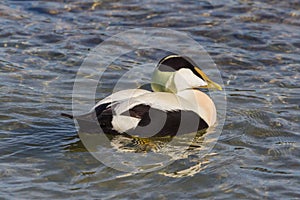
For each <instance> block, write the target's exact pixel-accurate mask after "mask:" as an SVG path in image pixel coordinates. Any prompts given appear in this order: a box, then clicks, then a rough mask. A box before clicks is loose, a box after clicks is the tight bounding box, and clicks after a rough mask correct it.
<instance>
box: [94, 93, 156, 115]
mask: <svg viewBox="0 0 300 200" xmlns="http://www.w3.org/2000/svg"><path fill="white" fill-rule="evenodd" d="M147 93H151V92H150V91H147V90H142V89H128V90H121V91H118V92H115V93H113V94H111V95H109V96H108V97H106V98H104V99H102V100H101V101H99V102H98V103H97V104H96V105H95V106H94V107H93V108H92V109H91V111H94V110H95V108H97V107H98V106H99V105H101V104H105V103H112V102H122V101H124V100H128V99H130V98H135V97H138V96H140V95H143V94H147ZM91 111H90V112H91Z"/></svg>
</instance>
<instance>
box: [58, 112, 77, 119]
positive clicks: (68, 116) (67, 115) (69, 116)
mask: <svg viewBox="0 0 300 200" xmlns="http://www.w3.org/2000/svg"><path fill="white" fill-rule="evenodd" d="M60 115H61V116H63V117H67V118H70V119H74V116H73V115H69V114H67V113H61V114H60Z"/></svg>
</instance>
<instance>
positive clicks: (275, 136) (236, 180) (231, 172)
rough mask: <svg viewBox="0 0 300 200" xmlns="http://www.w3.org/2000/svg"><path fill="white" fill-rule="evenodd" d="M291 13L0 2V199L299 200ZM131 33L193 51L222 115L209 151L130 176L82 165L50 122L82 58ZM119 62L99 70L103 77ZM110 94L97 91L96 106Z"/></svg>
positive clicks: (249, 4) (64, 125)
mask: <svg viewBox="0 0 300 200" xmlns="http://www.w3.org/2000/svg"><path fill="white" fill-rule="evenodd" d="M299 9H300V4H299V2H298V1H293V0H291V1H287V2H286V1H277V0H274V1H269V2H268V3H265V2H264V1H233V0H226V1H173V0H168V1H152V2H151V3H149V2H148V1H137V0H131V1H126V2H125V1H124V2H122V1H97V2H96V1H95V2H94V1H76V2H74V1H62V0H61V1H60V0H58V1H57V0H56V1H54V0H47V1H26V2H25V1H17V0H15V1H9V0H4V1H2V2H1V3H0V18H1V20H0V23H1V26H0V52H1V55H2V56H1V58H0V69H1V70H0V72H1V74H0V76H1V83H0V87H1V90H0V96H1V107H0V109H1V113H0V119H1V131H0V158H1V160H0V177H1V183H0V185H1V187H0V197H1V199H2V198H3V199H16V198H17V199H41V198H52V199H54V198H55V199H62V198H70V199H83V198H103V199H112V198H123V199H129V198H144V199H147V198H148V199H149V198H159V199H166V198H168V199H169V198H204V199H205V198H206V199H212V198H215V199H225V198H228V199H232V198H239V199H245V198H247V199H262V198H264V199H284V198H286V199H291V198H299V197H300V192H299V187H300V183H299V180H300V171H299V169H300V159H299V155H300V154H299V153H300V151H299V150H300V138H299V128H300V126H299V124H300V123H299V100H300V89H299V71H300V64H299V63H300V58H299V53H300V29H299V25H300V23H299V22H300V20H299V19H300V12H299ZM137 27H167V28H171V29H174V30H177V31H182V32H186V33H188V34H190V36H191V37H192V38H193V39H195V40H196V41H198V42H199V43H201V45H203V46H204V48H205V49H206V50H207V51H208V53H209V54H210V55H211V57H212V58H213V60H214V61H215V62H216V64H217V65H218V67H219V69H220V71H221V74H222V78H223V80H224V82H225V89H226V92H227V103H228V107H227V116H226V122H225V125H224V129H223V131H222V134H221V136H220V138H219V140H218V142H217V144H216V145H215V147H214V149H213V150H212V151H211V153H210V154H208V155H207V156H205V157H204V158H202V159H198V158H197V157H193V156H192V155H191V156H189V157H187V158H185V159H179V160H177V161H176V162H174V163H173V164H172V165H169V166H168V167H166V168H164V169H161V170H159V171H154V172H149V173H146V174H136V175H131V174H126V173H123V172H119V171H116V170H114V169H111V168H108V167H106V166H105V165H103V164H101V163H100V162H99V161H97V160H96V159H95V158H94V157H92V156H91V154H90V153H89V152H87V151H86V149H85V147H84V146H83V145H82V143H81V142H80V139H79V137H78V136H77V132H76V129H75V127H74V122H73V121H70V120H68V119H64V118H61V117H60V116H59V115H60V113H61V112H69V113H70V112H71V110H72V108H71V107H72V105H71V102H72V87H73V82H74V78H75V76H76V73H77V70H78V68H79V67H80V65H81V63H82V62H83V60H84V58H85V57H86V56H87V55H88V53H89V52H90V51H91V49H93V48H94V47H95V46H96V45H97V44H99V43H100V42H101V41H103V40H105V39H107V38H108V37H110V36H112V35H114V34H117V33H119V32H121V31H125V30H128V29H130V28H137ZM134 56H135V57H139V56H138V55H134ZM130 59H131V60H133V61H132V62H134V57H133V58H130ZM126 61H127V60H124V61H122V60H120V61H119V62H117V63H115V65H114V66H112V67H111V68H110V73H109V77H111V79H117V78H118V75H119V74H120V73H122V71H123V70H124V69H126V68H128V67H129V66H130V64H131V63H132V62H131V61H130V62H128V61H127V64H126ZM112 82H113V80H112ZM112 88H113V86H112V83H110V82H108V83H105V84H103V85H102V88H101V90H100V91H99V93H98V94H97V95H99V96H98V98H99V99H101V98H103V97H105V96H107V95H108V94H109V93H110V92H111V90H112ZM187 167H191V168H190V170H189V173H186V172H185V171H182V170H184V169H186V168H187Z"/></svg>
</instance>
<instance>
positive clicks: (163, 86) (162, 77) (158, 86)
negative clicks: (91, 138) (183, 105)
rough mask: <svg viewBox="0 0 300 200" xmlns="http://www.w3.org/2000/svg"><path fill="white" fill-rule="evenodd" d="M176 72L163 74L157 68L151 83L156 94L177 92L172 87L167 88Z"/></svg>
mask: <svg viewBox="0 0 300 200" xmlns="http://www.w3.org/2000/svg"><path fill="white" fill-rule="evenodd" d="M173 75H174V72H162V71H159V70H158V69H157V68H156V69H155V70H154V72H153V75H152V81H151V88H152V90H153V91H154V92H172V93H174V92H176V91H174V90H172V89H171V87H172V86H171V85H170V86H171V87H170V86H167V83H168V81H169V79H170V78H172V77H173Z"/></svg>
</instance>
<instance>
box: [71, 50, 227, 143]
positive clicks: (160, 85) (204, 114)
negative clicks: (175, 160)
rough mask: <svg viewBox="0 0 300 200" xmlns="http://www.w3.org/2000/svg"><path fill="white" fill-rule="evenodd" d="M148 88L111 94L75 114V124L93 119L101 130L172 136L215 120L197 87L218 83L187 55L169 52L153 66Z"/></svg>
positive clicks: (209, 102) (206, 98)
mask: <svg viewBox="0 0 300 200" xmlns="http://www.w3.org/2000/svg"><path fill="white" fill-rule="evenodd" d="M151 88H152V90H153V92H151V91H148V90H144V89H128V90H122V91H119V92H116V93H113V94H111V95H110V96H108V97H106V98H104V99H103V100H101V101H100V102H98V103H97V104H96V105H95V106H94V107H93V108H92V109H91V110H90V111H89V112H88V113H87V114H84V115H81V116H75V119H77V121H78V123H79V127H81V126H84V127H85V128H86V127H88V128H91V127H92V126H90V127H89V125H88V124H89V123H90V122H91V121H94V122H97V125H98V126H99V125H100V127H101V130H102V131H103V132H104V133H105V134H112V135H119V134H124V135H128V134H129V135H131V136H137V137H142V138H148V137H164V136H175V135H181V134H185V133H192V132H196V131H198V130H204V129H206V128H208V127H210V126H212V125H213V124H214V123H215V122H216V108H215V105H214V103H213V101H212V100H211V99H210V97H209V96H208V95H206V94H205V93H203V92H201V91H200V90H199V89H200V88H215V89H218V90H222V88H221V86H220V85H218V84H217V83H214V82H213V81H211V80H210V79H209V78H208V77H207V76H206V75H205V74H204V73H203V72H202V71H201V70H200V69H199V68H198V67H197V66H196V64H195V63H194V62H193V61H192V60H191V59H189V58H188V57H185V56H181V55H169V56H166V57H165V58H163V59H161V60H160V62H159V63H158V65H157V67H156V68H155V70H154V72H153V75H152V81H151Z"/></svg>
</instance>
